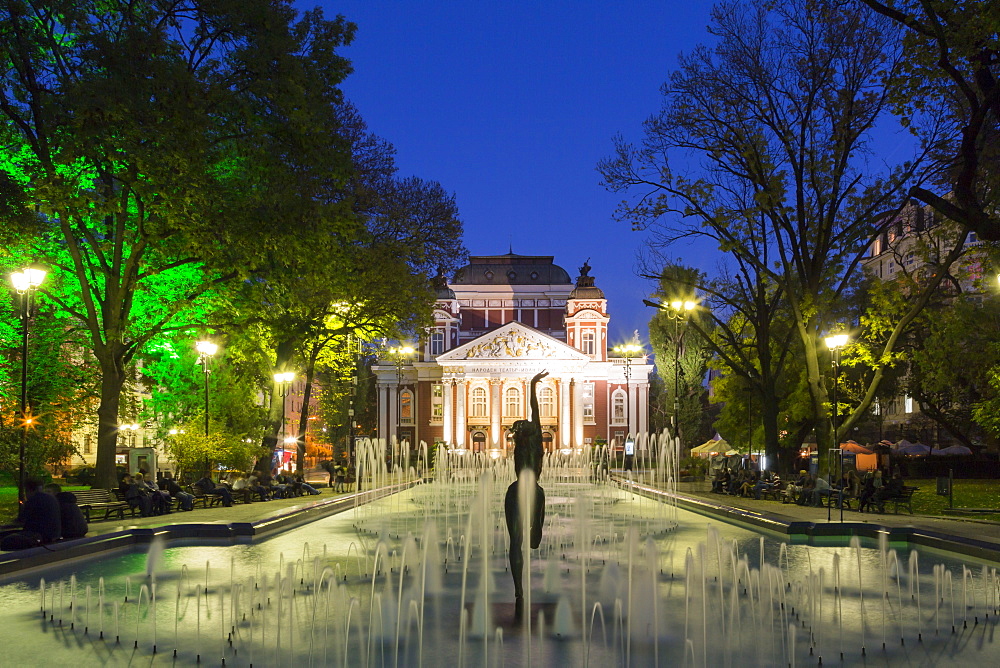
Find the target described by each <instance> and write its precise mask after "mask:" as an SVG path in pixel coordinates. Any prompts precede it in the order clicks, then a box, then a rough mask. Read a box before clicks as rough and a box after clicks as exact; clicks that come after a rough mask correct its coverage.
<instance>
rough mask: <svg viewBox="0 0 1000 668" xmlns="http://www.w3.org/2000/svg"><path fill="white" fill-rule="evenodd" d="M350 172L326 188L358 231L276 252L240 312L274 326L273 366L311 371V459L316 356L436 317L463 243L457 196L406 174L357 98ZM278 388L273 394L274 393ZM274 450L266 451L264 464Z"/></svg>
mask: <svg viewBox="0 0 1000 668" xmlns="http://www.w3.org/2000/svg"><path fill="white" fill-rule="evenodd" d="M336 116H337V118H338V122H339V126H340V129H339V130H338V133H339V135H340V136H341V138H342V140H343V142H344V145H345V146H347V147H348V148H349V152H350V156H351V162H352V167H353V170H352V176H351V178H350V179H349V180H348V181H346V182H345V183H344V184H341V185H339V186H338V188H339V191H333V190H330V191H328V192H326V196H328V197H332V198H334V199H337V200H340V201H344V202H348V203H349V205H350V211H349V212H348V214H345V215H349V218H350V220H351V221H352V222H353V223H354V224H355V225H356V227H355V228H354V230H353V234H352V235H351V236H348V235H344V234H341V235H337V236H335V237H333V239H332V240H329V239H327V240H324V239H323V238H322V233H321V234H320V236H319V237H315V236H314V237H313V238H314V240H315V243H311V244H307V247H308V248H309V250H308V251H305V250H304V252H303V253H302V254H301V255H295V254H284V253H282V254H273V255H271V256H269V258H268V261H267V263H266V265H265V266H264V267H262V270H261V271H260V272H259V274H258V277H257V278H258V279H259V280H256V281H252V282H248V283H246V284H245V285H244V289H243V295H242V296H241V298H240V300H239V306H238V308H237V309H235V310H237V311H239V313H234V314H233V318H234V319H235V320H236V321H240V320H242V321H243V322H245V323H246V322H251V321H254V322H259V323H261V324H262V325H263V326H264V327H265V328H266V329H267V330H268V332H269V336H270V342H271V346H272V353H271V354H273V359H274V368H276V369H277V370H279V371H291V370H297V371H298V372H299V373H300V374H301V376H302V377H303V379H304V392H303V401H302V406H303V409H302V413H301V415H300V423H299V427H298V433H297V439H298V443H299V447H298V458H297V462H298V466H299V467H300V468H301V467H302V466H303V464H304V454H305V450H304V443H305V428H306V425H307V424H308V419H309V411H310V408H309V399H310V397H311V395H312V388H313V379H314V377H315V374H316V369H317V363H319V362H321V360H322V358H323V356H324V355H325V354H328V351H330V349H331V346H333V347H334V349H335V348H336V345H337V342H338V341H341V340H343V339H345V338H347V337H354V338H356V339H360V340H363V341H372V340H374V339H375V338H379V337H391V338H397V337H400V336H403V335H404V334H412V333H414V332H416V331H419V330H420V329H421V328H422V327H423V326H425V325H427V324H429V323H430V314H431V308H432V307H433V304H434V293H433V291H432V290H431V285H430V277H431V276H432V275H434V273H435V272H441V271H445V270H450V269H454V268H457V266H459V265H460V263H461V262H462V261H463V260H464V257H465V255H466V251H465V249H464V247H463V246H462V243H461V235H462V224H461V221H460V219H459V218H458V209H457V206H456V204H455V198H454V196H452V195H449V194H448V193H447V192H445V190H444V188H442V187H441V185H440V184H438V183H435V182H430V181H424V180H422V179H419V178H416V177H409V178H399V177H398V175H397V169H396V166H395V162H394V159H393V153H394V149H393V148H392V146H391V144H389V143H388V142H386V141H385V140H383V139H381V138H379V137H377V136H375V135H373V134H372V133H371V132H369V130H368V128H367V125H366V124H365V122H364V120H363V119H362V118H361V117H360V115H359V114H358V113H357V110H356V109H355V108H354V107H353V106H352V105H351V104H350V103H346V102H345V103H343V104H342V105H340V106H339V107H338V109H337V110H336ZM275 394H276V393H275V390H274V389H273V388H272V392H271V397H272V398H273V397H274V396H275ZM268 422H269V431H268V433H267V434H266V435H265V439H264V441H265V442H264V445H265V447H267V448H269V449H270V450H272V451H273V449H274V447H275V444H276V443H277V435H278V432H279V430H280V428H281V424H280V423H281V406H280V402H275V401H273V400H272V401H271V405H270V410H269V414H268ZM269 461H270V460H269V459H267V460H266V461H265V460H262V462H261V466H262V467H264V466H267V465H268V464H267V463H268V462H269Z"/></svg>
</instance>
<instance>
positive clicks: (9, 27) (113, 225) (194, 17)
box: [0, 0, 353, 487]
mask: <svg viewBox="0 0 1000 668" xmlns="http://www.w3.org/2000/svg"><path fill="white" fill-rule="evenodd" d="M352 32H353V26H352V25H351V24H349V23H348V22H346V21H345V20H344V19H343V18H340V17H338V18H337V19H335V20H332V21H329V20H326V19H324V18H323V16H322V14H321V13H320V12H319V11H318V10H314V11H311V12H308V13H306V14H304V15H302V16H299V15H298V14H297V12H295V11H294V10H293V9H292V8H291V5H290V3H289V2H285V1H282V0H260V1H259V2H252V3H243V2H214V1H208V0H181V1H179V2H172V3H159V2H155V1H154V0H139V1H138V2H136V1H133V0H111V1H105V0H101V1H100V2H98V1H96V0H54V1H52V2H47V3H33V2H27V1H22V0H9V1H6V2H3V3H2V4H0V68H2V73H3V74H2V79H0V141H2V142H3V145H4V146H5V148H6V157H7V161H6V162H5V163H4V165H3V170H2V172H3V173H4V176H3V179H2V181H3V185H4V188H3V192H4V202H5V203H12V204H11V206H14V207H15V208H16V207H17V205H18V204H21V205H22V209H21V210H19V211H17V212H16V213H17V214H18V215H16V216H13V217H12V220H13V221H16V222H17V223H18V224H19V227H18V230H17V231H18V232H20V235H19V240H20V241H21V242H22V243H24V244H25V245H26V246H27V251H26V253H27V254H30V255H31V256H34V257H35V258H41V259H44V261H46V262H47V263H48V264H50V265H51V266H52V267H53V269H54V270H55V271H54V272H53V274H54V275H53V281H52V283H51V284H50V285H49V287H48V288H47V290H48V293H49V295H50V296H51V299H52V300H53V301H54V302H55V303H57V304H58V305H59V306H60V308H61V309H63V310H64V311H65V312H66V313H68V314H70V315H72V316H73V317H74V318H75V319H76V320H77V321H78V322H79V323H80V324H81V325H82V326H83V328H84V330H85V331H86V332H87V333H88V336H89V349H90V352H91V353H92V354H93V356H94V357H95V358H96V360H97V363H98V365H99V367H100V371H101V388H100V405H99V407H98V409H97V414H98V422H99V425H98V451H97V476H96V481H95V484H97V485H99V486H103V487H111V486H113V485H114V484H115V479H114V477H115V473H114V454H115V442H116V436H117V430H116V425H117V422H118V412H119V401H120V395H121V389H122V384H123V382H124V381H125V378H126V368H127V367H128V366H129V364H131V363H132V362H133V360H134V359H135V356H136V355H137V353H138V352H139V351H140V350H142V349H143V347H144V346H145V345H146V344H147V343H148V342H150V341H152V340H153V338H154V337H156V336H157V335H158V334H159V333H160V332H163V331H165V330H168V329H170V328H172V327H183V326H186V325H187V324H188V323H187V322H186V321H185V308H186V307H187V306H188V305H190V304H192V303H194V302H197V301H199V300H200V299H203V298H205V296H206V295H207V293H208V292H209V291H210V290H212V289H213V287H215V286H217V285H218V284H219V282H220V281H222V280H224V279H226V278H231V277H237V278H243V277H246V276H249V275H250V274H251V273H252V271H253V269H254V268H255V267H257V266H260V265H262V264H264V263H265V261H266V259H267V257H268V255H269V254H272V253H275V252H278V251H280V250H284V249H288V248H292V249H296V248H301V246H298V245H297V244H304V243H315V240H316V239H315V237H310V236H309V235H308V234H307V233H308V232H311V231H314V230H317V229H319V228H322V229H323V230H324V231H325V233H326V234H328V235H330V234H335V233H337V232H339V231H345V232H346V233H347V234H350V233H351V230H350V228H349V225H347V223H346V222H345V221H347V220H348V218H347V217H345V216H344V215H343V214H344V210H345V207H346V205H345V203H344V202H343V201H341V200H340V199H339V197H338V195H339V194H340V193H341V192H342V191H341V190H340V189H339V187H338V186H339V185H340V184H341V183H343V181H344V180H345V177H346V175H347V174H348V172H349V171H350V162H349V155H348V152H347V149H346V147H345V146H344V142H343V140H342V139H341V137H340V136H339V135H338V134H337V132H336V130H337V128H338V127H339V121H338V119H337V116H336V113H335V110H336V107H337V105H338V104H339V103H340V102H341V94H340V91H339V90H338V88H337V86H338V85H339V83H340V82H341V81H342V79H343V78H344V77H345V76H346V75H347V74H348V72H349V70H350V68H349V65H348V63H347V61H346V60H344V59H343V58H342V57H341V56H339V55H338V53H337V48H338V47H339V46H341V45H343V44H345V43H346V42H348V41H349V40H350V39H351V36H352ZM12 184H15V185H16V186H17V189H15V188H12ZM18 189H19V190H18ZM11 190H14V192H11ZM323 192H329V193H331V194H330V196H328V197H321V196H319V193H323ZM23 206H30V207H32V208H34V209H35V210H37V212H38V215H37V216H31V215H28V214H27V213H25V212H24V211H23ZM8 208H9V207H8Z"/></svg>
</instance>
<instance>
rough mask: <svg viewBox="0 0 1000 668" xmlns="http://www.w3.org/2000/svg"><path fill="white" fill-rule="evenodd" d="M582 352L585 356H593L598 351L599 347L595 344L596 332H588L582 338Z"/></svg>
mask: <svg viewBox="0 0 1000 668" xmlns="http://www.w3.org/2000/svg"><path fill="white" fill-rule="evenodd" d="M580 350H582V351H583V354H584V355H593V354H594V351H596V350H597V345H596V344H595V339H594V332H592V331H590V330H587V331H585V332H584V333H583V336H581V337H580Z"/></svg>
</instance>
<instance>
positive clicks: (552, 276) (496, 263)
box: [451, 253, 573, 285]
mask: <svg viewBox="0 0 1000 668" xmlns="http://www.w3.org/2000/svg"><path fill="white" fill-rule="evenodd" d="M552 260H553V256H552V255H517V254H515V253H507V254H506V255H473V256H470V257H469V264H467V265H465V266H464V267H462V268H461V269H459V270H458V272H457V273H456V274H455V279H454V280H453V281H452V282H451V284H452V285H567V284H572V282H573V281H572V280H571V279H570V277H569V274H568V273H567V272H566V270H565V269H563V268H562V267H560V266H559V265H557V264H553V263H552Z"/></svg>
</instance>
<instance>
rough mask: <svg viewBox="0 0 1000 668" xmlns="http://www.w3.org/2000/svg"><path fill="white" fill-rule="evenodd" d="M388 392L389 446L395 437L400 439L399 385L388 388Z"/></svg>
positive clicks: (387, 431)
mask: <svg viewBox="0 0 1000 668" xmlns="http://www.w3.org/2000/svg"><path fill="white" fill-rule="evenodd" d="M386 391H387V394H388V396H389V428H388V429H387V430H386V433H385V442H386V444H387V445H389V444H391V443H392V439H393V438H394V437H395V438H396V439H398V438H399V384H398V383H394V384H392V385H389V386H386Z"/></svg>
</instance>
